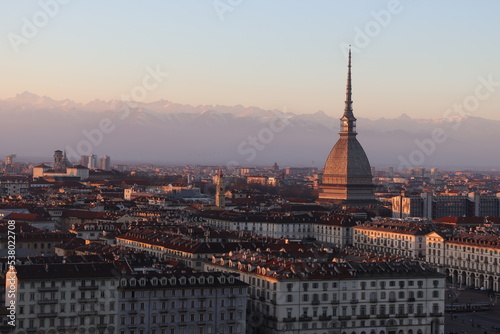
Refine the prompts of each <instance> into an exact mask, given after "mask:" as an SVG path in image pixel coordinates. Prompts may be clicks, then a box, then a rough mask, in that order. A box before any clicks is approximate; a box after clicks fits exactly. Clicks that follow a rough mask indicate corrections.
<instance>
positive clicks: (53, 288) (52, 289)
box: [37, 286, 59, 292]
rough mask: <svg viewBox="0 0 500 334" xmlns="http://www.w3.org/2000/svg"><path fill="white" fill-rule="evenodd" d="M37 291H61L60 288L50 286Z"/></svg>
mask: <svg viewBox="0 0 500 334" xmlns="http://www.w3.org/2000/svg"><path fill="white" fill-rule="evenodd" d="M37 290H38V292H56V291H59V288H58V287H52V286H49V287H44V288H38V289H37Z"/></svg>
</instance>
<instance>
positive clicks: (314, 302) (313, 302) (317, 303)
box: [311, 299, 319, 305]
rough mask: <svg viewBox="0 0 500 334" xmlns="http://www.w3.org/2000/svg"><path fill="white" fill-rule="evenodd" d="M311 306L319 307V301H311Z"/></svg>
mask: <svg viewBox="0 0 500 334" xmlns="http://www.w3.org/2000/svg"><path fill="white" fill-rule="evenodd" d="M311 304H312V305H319V299H315V300H313V301H311Z"/></svg>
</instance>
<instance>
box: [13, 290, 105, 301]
mask: <svg viewBox="0 0 500 334" xmlns="http://www.w3.org/2000/svg"><path fill="white" fill-rule="evenodd" d="M25 295H26V296H27V295H29V301H34V300H36V298H37V297H38V300H41V301H42V300H58V299H60V300H66V297H67V296H69V298H70V299H76V298H77V295H78V298H80V299H87V298H90V299H94V298H97V297H98V296H99V297H100V298H114V295H115V293H114V291H113V290H108V291H98V292H97V293H96V292H95V291H80V293H79V294H78V292H76V291H71V292H66V291H60V292H39V293H38V294H36V293H35V292H31V293H29V294H28V293H24V292H21V293H19V301H21V302H23V301H25ZM58 296H59V298H58Z"/></svg>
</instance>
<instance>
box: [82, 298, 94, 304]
mask: <svg viewBox="0 0 500 334" xmlns="http://www.w3.org/2000/svg"><path fill="white" fill-rule="evenodd" d="M78 302H79V303H97V298H78Z"/></svg>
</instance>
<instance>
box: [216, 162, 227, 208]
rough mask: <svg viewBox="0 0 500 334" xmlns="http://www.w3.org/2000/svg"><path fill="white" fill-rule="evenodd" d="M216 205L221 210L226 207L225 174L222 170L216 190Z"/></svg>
mask: <svg viewBox="0 0 500 334" xmlns="http://www.w3.org/2000/svg"><path fill="white" fill-rule="evenodd" d="M215 205H216V206H217V207H219V208H221V209H224V208H225V207H226V195H225V194H224V174H222V169H221V170H220V171H219V175H218V176H217V183H216V188H215Z"/></svg>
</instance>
